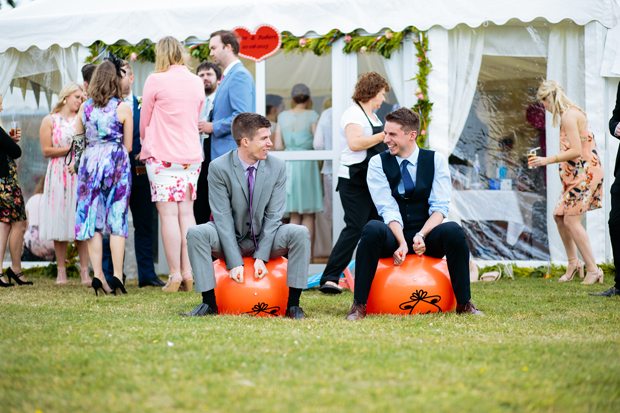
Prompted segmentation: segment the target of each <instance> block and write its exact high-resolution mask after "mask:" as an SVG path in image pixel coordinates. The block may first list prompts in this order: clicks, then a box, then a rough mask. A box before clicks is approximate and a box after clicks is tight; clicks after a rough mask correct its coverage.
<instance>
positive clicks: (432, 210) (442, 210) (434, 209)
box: [428, 206, 448, 218]
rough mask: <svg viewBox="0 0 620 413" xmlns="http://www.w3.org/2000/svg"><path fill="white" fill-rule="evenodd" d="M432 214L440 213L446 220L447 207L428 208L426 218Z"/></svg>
mask: <svg viewBox="0 0 620 413" xmlns="http://www.w3.org/2000/svg"><path fill="white" fill-rule="evenodd" d="M433 212H441V215H443V217H444V218H448V208H447V207H437V206H435V207H430V208H429V209H428V216H429V217H430V216H431V215H433Z"/></svg>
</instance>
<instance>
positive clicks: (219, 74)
mask: <svg viewBox="0 0 620 413" xmlns="http://www.w3.org/2000/svg"><path fill="white" fill-rule="evenodd" d="M209 69H213V71H214V72H215V77H217V80H222V69H220V67H219V66H218V65H216V64H215V63H213V62H202V63H201V64H199V65H198V67H197V68H196V74H198V73H200V72H201V71H203V70H209Z"/></svg>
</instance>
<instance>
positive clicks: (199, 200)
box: [194, 141, 211, 225]
mask: <svg viewBox="0 0 620 413" xmlns="http://www.w3.org/2000/svg"><path fill="white" fill-rule="evenodd" d="M207 143H208V141H205V145H206V144H207ZM210 158H211V155H210V154H209V155H208V158H207V154H205V160H204V161H203V162H202V166H201V167H200V175H199V176H198V184H197V185H196V200H195V201H194V218H196V225H201V224H206V223H207V222H209V219H210V217H211V207H210V206H209V180H208V176H209V164H210V163H211V159H210Z"/></svg>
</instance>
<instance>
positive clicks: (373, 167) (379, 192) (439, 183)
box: [366, 146, 452, 227]
mask: <svg viewBox="0 0 620 413" xmlns="http://www.w3.org/2000/svg"><path fill="white" fill-rule="evenodd" d="M419 155H420V149H419V148H418V147H417V146H416V148H415V150H414V151H413V153H412V154H411V156H409V158H407V160H408V161H409V165H407V170H408V171H409V174H410V175H411V179H412V180H413V183H414V184H415V183H416V171H417V170H418V157H419ZM403 160H404V159H403V158H399V157H398V156H397V157H396V161H397V162H398V165H399V166H400V165H401V163H402V162H403ZM434 161H435V176H434V178H433V187H432V188H431V195H430V197H429V198H428V202H429V205H430V207H429V209H428V216H429V217H430V216H431V214H432V213H433V212H435V211H439V212H441V213H442V215H443V216H444V218H446V217H447V216H448V211H449V209H450V199H451V193H452V181H451V179H450V168H449V167H448V162H447V161H446V158H444V157H443V156H442V155H441V154H439V153H437V152H435V159H434ZM401 169H402V168H401ZM401 173H402V171H401ZM366 182H367V183H368V190H369V191H370V196H371V197H372V201H373V202H374V203H375V206H376V207H377V212H379V215H381V217H382V218H383V222H385V224H386V225H389V223H390V222H392V221H397V222H398V223H399V224H400V226H401V227H404V225H403V218H402V217H401V216H400V210H399V208H398V203H397V202H396V199H395V198H394V197H393V196H392V189H391V188H390V183H389V182H388V180H387V177H386V176H385V172H383V164H382V162H381V155H375V156H373V157H372V158H370V162H369V163H368V175H367V176H366ZM398 192H399V193H400V194H401V195H403V194H404V193H405V186H404V184H403V181H402V179H401V181H400V182H399V184H398Z"/></svg>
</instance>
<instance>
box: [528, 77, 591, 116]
mask: <svg viewBox="0 0 620 413" xmlns="http://www.w3.org/2000/svg"><path fill="white" fill-rule="evenodd" d="M536 98H537V99H538V100H541V101H542V100H543V99H545V98H547V99H548V101H549V109H550V110H549V112H551V114H552V115H553V126H558V124H559V123H560V118H561V117H562V115H563V114H564V113H566V112H567V111H568V110H569V109H570V108H575V109H577V110H579V111H580V112H581V113H583V114H584V115H585V114H586V113H585V112H584V111H583V109H581V108H580V107H579V106H577V104H576V103H575V102H573V101H572V100H570V99H569V98H568V96H566V93H564V88H563V87H562V85H560V84H559V83H558V82H556V81H555V80H544V81H543V82H542V83H541V84H540V87H539V88H538V93H536Z"/></svg>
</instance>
